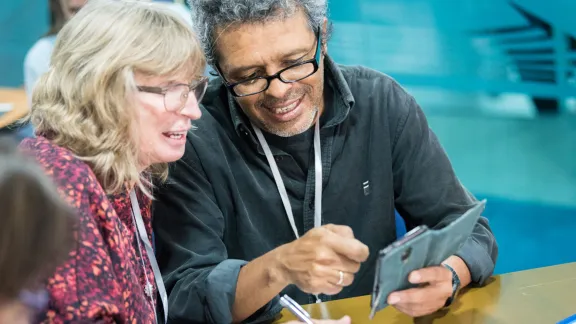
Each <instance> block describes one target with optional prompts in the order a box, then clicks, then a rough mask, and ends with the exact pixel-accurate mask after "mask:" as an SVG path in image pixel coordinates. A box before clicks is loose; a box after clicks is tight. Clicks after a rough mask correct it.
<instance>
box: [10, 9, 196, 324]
mask: <svg viewBox="0 0 576 324" xmlns="http://www.w3.org/2000/svg"><path fill="white" fill-rule="evenodd" d="M204 68H205V59H204V55H203V53H202V50H201V47H200V44H199V42H198V40H197V37H196V35H195V34H194V33H193V32H192V30H191V28H190V27H189V26H188V25H187V23H186V22H185V21H184V20H182V19H181V18H180V17H179V16H178V15H176V14H175V13H174V12H173V11H171V10H169V9H167V8H166V7H164V6H161V5H159V4H154V3H146V2H138V1H123V0H116V1H114V0H91V1H89V2H88V3H87V4H86V6H85V7H84V8H83V9H82V10H81V11H80V12H78V13H77V14H76V15H75V16H74V17H72V18H71V19H70V20H69V21H68V22H67V23H66V24H65V25H64V27H63V28H62V29H61V30H60V32H59V33H58V36H57V38H56V42H55V44H54V52H53V54H52V60H51V65H50V69H49V70H48V72H47V73H45V74H44V75H43V76H42V77H41V78H40V79H39V82H38V83H37V85H36V88H35V90H34V94H33V98H32V109H31V114H30V120H31V122H32V124H33V126H34V127H35V129H36V134H37V137H36V138H29V139H25V140H24V141H23V142H22V143H21V145H20V146H21V148H22V150H23V151H25V152H26V153H27V154H29V155H31V156H33V157H34V158H35V159H36V160H37V161H38V162H39V163H40V165H41V166H42V167H43V168H44V169H45V171H46V172H47V173H48V174H50V175H51V176H52V178H53V179H54V181H55V182H56V185H57V187H58V188H59V190H60V192H61V193H62V194H63V196H64V198H65V200H66V201H67V202H68V203H69V204H70V205H71V206H73V207H74V208H75V209H76V210H77V213H78V215H79V222H80V225H79V227H78V230H77V232H76V233H75V235H76V237H77V239H78V244H77V246H76V247H75V249H74V251H73V252H72V253H71V254H70V257H69V259H68V260H67V261H66V263H65V264H64V265H63V266H62V267H60V268H58V270H57V271H56V273H55V274H54V275H53V276H52V277H51V278H50V280H49V282H48V285H47V289H48V293H49V296H50V304H49V309H48V310H47V311H46V312H45V314H44V320H45V321H46V322H50V323H63V322H67V323H90V322H98V323H155V322H156V321H158V322H164V316H166V315H167V312H166V311H165V310H164V306H165V305H166V303H165V302H163V299H162V296H165V294H163V291H164V290H163V289H164V286H163V284H162V278H161V276H160V275H159V273H158V272H157V271H156V269H157V267H156V262H155V258H154V253H153V252H152V251H151V250H152V249H151V244H150V242H151V241H152V237H151V233H152V230H151V211H150V207H151V198H152V195H151V192H152V190H153V184H155V183H159V182H161V181H162V180H163V179H165V177H166V174H167V171H168V169H167V164H166V163H167V162H172V161H175V160H177V159H179V158H180V157H181V156H182V155H183V154H184V147H185V143H186V134H187V131H188V130H189V129H190V128H191V121H192V120H195V119H198V118H199V117H200V114H201V113H200V110H199V107H198V102H199V101H200V99H201V98H202V96H203V95H204V91H205V89H206V84H207V83H206V82H207V80H206V78H205V77H203V76H202V74H203V72H204ZM157 306H158V310H159V313H158V316H156V309H157ZM156 317H157V319H156Z"/></svg>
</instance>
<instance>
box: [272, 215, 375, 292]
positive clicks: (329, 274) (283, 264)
mask: <svg viewBox="0 0 576 324" xmlns="http://www.w3.org/2000/svg"><path fill="white" fill-rule="evenodd" d="M368 254H369V251H368V247H367V246H366V245H364V244H362V243H361V242H360V241H358V240H356V239H355V238H354V234H353V233H352V229H350V228H349V227H347V226H339V225H325V226H322V227H318V228H315V229H312V230H310V231H309V232H307V233H306V234H305V235H304V236H302V237H301V238H300V239H298V240H296V241H294V242H291V243H288V244H286V245H283V246H281V247H279V248H278V251H277V260H278V264H279V268H280V273H281V274H282V277H283V278H285V280H286V282H288V284H295V285H296V286H297V287H298V288H299V289H300V290H302V291H304V292H306V293H309V294H326V295H335V294H337V293H339V292H340V291H341V290H342V288H343V287H346V286H349V285H350V284H352V282H353V281H354V275H355V274H356V273H357V272H358V270H359V269H360V264H361V263H362V262H364V261H366V259H367V258H368ZM340 272H342V280H340V279H341V275H340Z"/></svg>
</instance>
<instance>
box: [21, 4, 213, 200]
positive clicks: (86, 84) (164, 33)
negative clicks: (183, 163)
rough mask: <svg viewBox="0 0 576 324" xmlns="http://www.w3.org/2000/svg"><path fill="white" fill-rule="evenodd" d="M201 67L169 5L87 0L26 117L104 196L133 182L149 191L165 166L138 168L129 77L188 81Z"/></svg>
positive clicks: (192, 40) (195, 46) (61, 37)
mask: <svg viewBox="0 0 576 324" xmlns="http://www.w3.org/2000/svg"><path fill="white" fill-rule="evenodd" d="M205 64H206V63H205V58H204V55H203V53H202V49H201V46H200V43H199V41H198V39H197V37H196V35H195V34H194V32H193V31H192V30H191V29H190V27H189V25H187V24H186V22H185V21H183V20H181V18H180V17H178V16H177V15H176V14H174V13H173V12H172V11H171V10H170V9H167V8H165V7H163V6H160V5H158V4H155V3H149V2H143V1H127V0H91V1H89V2H88V4H87V5H86V6H85V7H84V8H83V9H82V10H80V11H79V12H78V14H76V15H75V16H74V17H73V18H72V19H71V20H70V21H69V22H68V23H66V25H65V26H64V27H63V28H62V30H61V31H60V33H59V34H58V37H57V39H56V43H55V46H54V52H53V54H52V60H51V64H50V69H49V71H48V72H47V73H46V74H45V75H43V76H42V78H41V79H40V80H39V81H38V83H37V86H36V88H35V89H34V92H33V95H32V109H31V114H30V120H31V122H32V124H33V125H34V126H35V127H36V132H37V134H39V135H42V136H45V137H47V138H49V139H50V140H51V141H52V142H53V143H54V144H56V145H59V146H62V147H65V148H67V149H69V150H71V151H72V152H73V153H74V154H75V155H76V156H77V157H78V158H79V159H81V160H83V161H85V162H87V163H88V164H89V165H90V166H91V167H92V169H93V171H94V173H95V174H96V176H97V177H98V180H99V182H100V184H101V185H102V187H103V188H104V189H105V190H106V192H107V193H117V192H120V191H122V190H123V189H124V188H125V186H126V184H131V185H132V184H135V185H136V186H138V187H139V188H140V189H141V190H142V191H143V192H144V193H146V194H147V195H149V196H151V190H150V189H151V184H152V182H151V180H152V179H151V177H157V178H161V179H165V178H166V175H167V169H168V168H167V165H166V164H165V163H164V164H155V165H152V166H151V167H149V168H148V169H147V170H144V172H143V171H142V170H140V169H139V162H140V161H141V160H142V158H143V157H141V156H140V151H141V150H140V148H139V147H138V144H139V141H138V138H136V137H137V135H136V133H137V132H136V131H135V128H136V127H137V125H136V122H135V120H136V119H135V101H134V95H135V93H136V91H137V86H136V84H135V80H134V74H135V72H138V73H142V74H144V75H147V76H148V75H149V76H173V75H178V76H186V78H188V79H193V78H196V77H198V76H201V75H202V73H203V72H204V68H205Z"/></svg>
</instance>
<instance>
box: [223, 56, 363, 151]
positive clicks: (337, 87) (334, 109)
mask: <svg viewBox="0 0 576 324" xmlns="http://www.w3.org/2000/svg"><path fill="white" fill-rule="evenodd" d="M324 67H325V68H324V78H325V83H324V86H325V87H330V88H331V90H332V91H331V92H332V95H333V98H332V100H327V105H326V107H325V108H324V115H326V116H325V117H324V115H323V118H322V119H323V125H322V128H327V127H332V126H335V125H338V124H340V123H342V122H343V121H344V120H345V119H346V117H348V114H349V113H350V109H352V107H353V106H354V102H355V101H354V96H353V95H352V92H351V91H350V87H349V86H348V82H347V81H346V79H345V78H344V75H343V74H342V71H340V67H339V66H338V65H337V64H336V63H335V62H334V61H333V60H332V59H331V58H330V57H329V56H328V55H326V56H324ZM324 91H329V89H325V90H324ZM227 95H228V107H229V108H230V115H231V117H232V122H233V123H234V128H235V129H236V132H237V133H238V135H239V136H242V134H243V133H244V132H249V133H250V134H251V135H252V136H251V137H252V139H253V140H254V141H255V142H256V143H257V140H256V138H255V136H254V135H253V133H252V127H251V125H250V120H249V119H248V117H247V116H246V115H245V114H244V112H242V109H241V108H240V106H239V105H238V103H237V102H236V100H235V98H234V96H232V95H231V94H230V92H228V91H227Z"/></svg>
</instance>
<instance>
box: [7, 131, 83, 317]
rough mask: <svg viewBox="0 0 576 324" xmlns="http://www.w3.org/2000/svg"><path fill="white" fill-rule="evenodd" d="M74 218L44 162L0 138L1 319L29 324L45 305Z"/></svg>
mask: <svg viewBox="0 0 576 324" xmlns="http://www.w3.org/2000/svg"><path fill="white" fill-rule="evenodd" d="M74 220H75V215H74V213H73V211H72V209H71V208H69V207H68V206H67V205H66V203H65V202H64V201H62V200H61V198H60V196H59V194H58V192H57V190H56V188H55V187H54V186H53V185H52V183H51V181H50V179H49V178H48V177H47V176H46V175H45V174H44V173H43V172H42V170H41V169H40V167H38V166H37V165H36V164H35V163H33V161H32V160H30V159H28V158H26V157H24V156H22V155H21V154H19V153H18V151H17V149H16V146H15V145H14V143H13V142H12V141H11V140H9V139H7V138H0V273H1V274H2V275H0V322H2V323H4V322H6V323H8V322H9V323H15V322H18V323H20V322H22V323H25V322H26V317H28V316H30V314H32V313H33V312H34V311H35V310H34V308H39V307H42V302H43V298H42V297H43V295H42V289H41V287H42V286H43V283H44V281H45V280H46V279H47V278H48V277H49V276H50V275H51V273H52V272H53V271H54V269H55V268H56V267H57V266H58V265H59V264H60V263H61V262H63V261H64V260H65V259H66V257H67V255H68V252H69V249H70V247H71V245H72V242H73V226H74V224H75V223H74ZM13 316H16V318H15V317H13ZM3 320H5V321H3Z"/></svg>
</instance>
